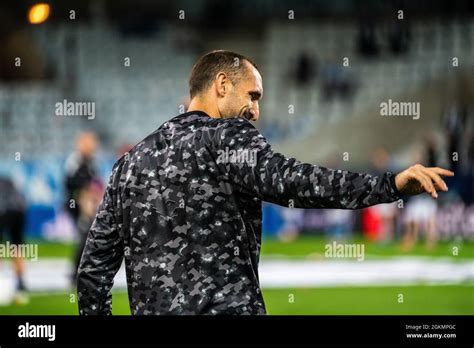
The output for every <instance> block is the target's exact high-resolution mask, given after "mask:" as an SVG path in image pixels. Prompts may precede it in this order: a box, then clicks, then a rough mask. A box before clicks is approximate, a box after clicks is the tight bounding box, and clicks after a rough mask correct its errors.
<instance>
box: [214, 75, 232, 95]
mask: <svg viewBox="0 0 474 348" xmlns="http://www.w3.org/2000/svg"><path fill="white" fill-rule="evenodd" d="M228 82H229V78H228V77H227V75H226V74H225V73H224V72H220V73H218V74H217V76H216V81H215V86H216V92H217V95H218V96H219V97H224V96H225V94H226V93H227V92H228V91H227V83H228Z"/></svg>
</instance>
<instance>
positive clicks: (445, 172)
mask: <svg viewBox="0 0 474 348" xmlns="http://www.w3.org/2000/svg"><path fill="white" fill-rule="evenodd" d="M427 169H431V170H432V171H434V172H435V173H436V174H439V175H443V176H454V172H452V171H450V170H447V169H443V168H440V167H429V168H427Z"/></svg>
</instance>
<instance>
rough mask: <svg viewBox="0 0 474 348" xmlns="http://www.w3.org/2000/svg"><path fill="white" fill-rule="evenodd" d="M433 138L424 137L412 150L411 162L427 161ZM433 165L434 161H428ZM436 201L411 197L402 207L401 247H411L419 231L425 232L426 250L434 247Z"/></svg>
mask: <svg viewBox="0 0 474 348" xmlns="http://www.w3.org/2000/svg"><path fill="white" fill-rule="evenodd" d="M434 144H435V143H434V138H432V137H427V138H425V141H424V144H423V146H422V147H421V149H419V150H415V151H414V152H413V163H427V162H429V161H430V156H432V155H433V154H432V152H433V151H434V150H433V149H434V147H435V145H434ZM428 165H435V163H428ZM437 210H438V203H437V201H436V200H434V199H433V198H431V197H430V196H428V195H419V196H416V197H411V198H410V199H409V200H408V201H407V203H406V204H405V207H404V215H403V223H404V233H403V237H402V241H401V249H402V251H404V252H408V251H410V250H412V249H413V247H414V246H415V245H416V242H417V241H418V237H419V233H420V231H421V232H425V243H426V248H427V249H428V250H432V249H434V247H435V246H436V243H437V241H438V228H437V223H436V214H437Z"/></svg>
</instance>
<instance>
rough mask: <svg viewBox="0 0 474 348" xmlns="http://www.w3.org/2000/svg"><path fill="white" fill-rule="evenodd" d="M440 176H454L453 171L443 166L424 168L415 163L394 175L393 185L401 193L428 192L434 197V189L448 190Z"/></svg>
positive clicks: (410, 194) (435, 195)
mask: <svg viewBox="0 0 474 348" xmlns="http://www.w3.org/2000/svg"><path fill="white" fill-rule="evenodd" d="M441 176H454V173H453V172H451V171H449V170H446V169H443V168H438V167H432V168H426V167H424V166H422V165H421V164H415V165H414V166H411V167H410V168H408V169H406V170H404V171H403V172H401V173H399V174H398V175H397V176H396V177H395V185H396V186H397V189H398V191H400V192H401V193H402V194H403V195H408V196H413V195H418V194H420V193H423V192H428V193H429V194H431V196H432V197H433V198H435V199H436V198H438V193H437V192H436V190H441V191H445V192H446V191H448V186H446V183H445V182H444V181H443V179H441Z"/></svg>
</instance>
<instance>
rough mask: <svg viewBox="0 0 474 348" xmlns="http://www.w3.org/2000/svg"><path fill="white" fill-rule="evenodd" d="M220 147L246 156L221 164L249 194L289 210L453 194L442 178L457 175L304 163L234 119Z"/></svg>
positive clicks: (359, 205)
mask: <svg viewBox="0 0 474 348" xmlns="http://www.w3.org/2000/svg"><path fill="white" fill-rule="evenodd" d="M218 147H219V149H220V150H221V151H223V150H224V149H226V148H227V149H228V150H227V151H231V150H234V153H235V154H240V157H241V158H240V160H234V161H232V160H228V161H223V162H222V163H218V164H219V165H220V166H223V167H222V169H223V171H225V172H227V173H228V176H229V180H231V181H232V182H233V184H234V185H236V186H237V187H239V188H240V190H241V191H242V192H243V193H248V194H250V195H256V196H258V197H259V198H260V199H262V200H265V201H269V202H273V203H276V204H280V205H283V206H289V205H290V204H292V206H293V207H295V208H339V209H358V208H364V207H368V206H371V205H374V204H379V203H390V202H393V201H396V200H398V199H399V198H401V196H402V195H413V194H418V193H421V192H424V191H426V192H429V193H431V194H432V195H433V197H435V196H436V189H438V190H443V191H446V190H447V187H446V184H445V183H444V181H443V180H442V179H441V178H440V175H449V176H451V175H453V173H451V172H449V171H447V170H444V169H440V168H425V167H423V166H420V165H415V166H413V167H410V168H408V169H407V170H405V171H403V172H401V173H399V174H398V175H397V176H395V175H394V174H393V173H391V172H386V173H385V174H383V175H381V176H373V175H370V174H362V173H354V172H350V171H346V170H334V169H329V168H325V167H321V166H316V165H312V164H308V163H301V162H300V161H298V160H296V159H294V158H287V157H285V156H283V155H282V154H280V153H277V152H274V151H273V149H272V148H271V146H270V145H269V144H268V142H267V141H266V139H265V138H264V137H263V136H262V135H261V134H260V133H259V132H258V130H257V129H256V128H255V127H253V126H252V125H251V124H250V123H249V122H248V121H247V120H244V119H232V120H229V122H228V124H227V125H226V127H225V129H224V130H223V131H222V134H221V136H220V143H219V144H218ZM253 154H255V157H253ZM252 159H254V160H253V161H252ZM218 162H219V158H218Z"/></svg>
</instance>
